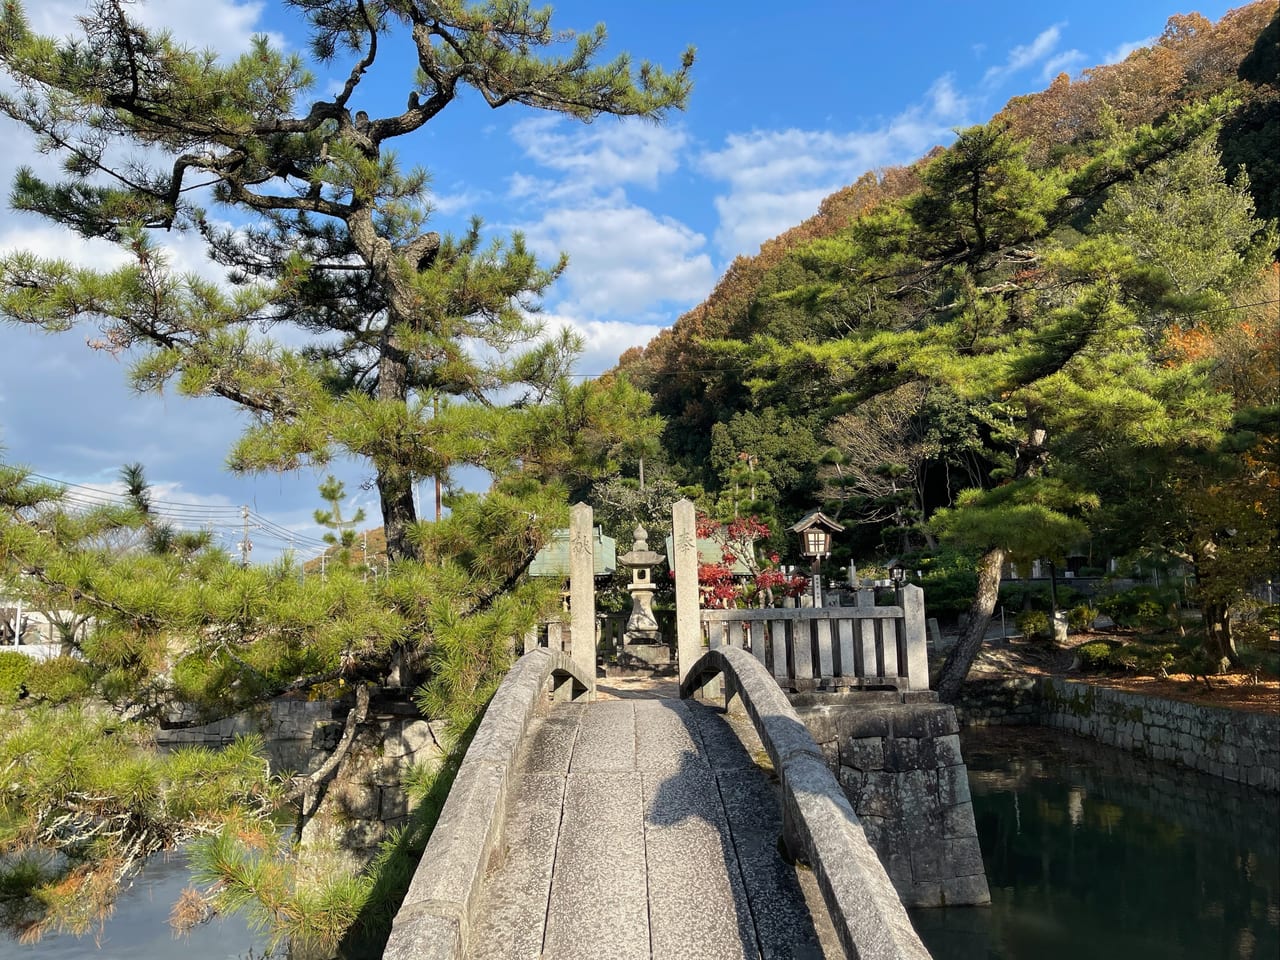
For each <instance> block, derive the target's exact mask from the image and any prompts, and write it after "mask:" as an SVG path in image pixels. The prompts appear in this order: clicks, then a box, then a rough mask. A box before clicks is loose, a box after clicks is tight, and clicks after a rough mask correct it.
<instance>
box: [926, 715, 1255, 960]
mask: <svg viewBox="0 0 1280 960" xmlns="http://www.w3.org/2000/svg"><path fill="white" fill-rule="evenodd" d="M963 746H964V755H965V760H966V761H967V763H968V765H969V782H970V787H971V790H972V793H973V803H974V813H975V817H976V819H977V824H978V835H979V839H980V841H981V843H982V854H983V858H984V860H985V862H986V870H987V879H988V881H989V883H990V886H991V898H992V905H991V907H990V908H980V907H979V908H952V909H944V910H920V911H912V920H913V922H914V923H915V924H916V928H917V930H918V931H919V932H920V936H921V939H922V940H924V942H925V946H927V947H928V948H929V951H930V952H931V953H932V954H933V956H934V958H935V960H1148V958H1150V960H1157V958H1158V960H1183V958H1185V960H1276V958H1277V957H1280V798H1277V797H1276V796H1275V795H1268V794H1264V793H1261V792H1260V791H1256V790H1251V789H1248V788H1242V787H1239V786H1237V785H1234V784H1230V783H1227V782H1225V781H1222V780H1218V779H1216V778H1212V777H1207V776H1204V775H1202V774H1198V773H1195V772H1193V771H1185V770H1182V769H1180V768H1177V767H1173V766H1170V765H1167V764H1163V763H1157V762H1155V761H1147V760H1143V759H1141V758H1138V757H1135V756H1133V755H1132V754H1128V753H1124V752H1122V751H1118V750H1114V749H1112V748H1109V747H1103V746H1100V745H1096V744H1093V743H1091V742H1089V741H1085V740H1081V739H1079V738H1075V737H1071V736H1068V735H1066V734H1060V733H1058V732H1056V731H1051V730H1045V729H1042V728H1038V727H1016V728H1015V727H1005V728H987V729H981V728H978V729H975V730H973V731H971V732H968V733H966V734H965V735H964V738H963Z"/></svg>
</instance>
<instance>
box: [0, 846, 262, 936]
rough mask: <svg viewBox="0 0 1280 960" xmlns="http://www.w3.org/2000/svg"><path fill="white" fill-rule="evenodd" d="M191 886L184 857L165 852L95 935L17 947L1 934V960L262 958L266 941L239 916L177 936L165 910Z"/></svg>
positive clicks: (140, 875)
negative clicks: (166, 854)
mask: <svg viewBox="0 0 1280 960" xmlns="http://www.w3.org/2000/svg"><path fill="white" fill-rule="evenodd" d="M189 884H190V874H189V873H188V867H187V861H186V858H185V857H183V856H182V855H181V854H170V855H168V856H165V855H163V854H161V855H158V856H155V857H153V858H152V859H151V860H149V861H148V862H147V865H146V866H145V867H144V868H143V870H142V872H141V873H140V874H139V876H138V877H137V878H135V880H134V882H133V886H132V887H130V888H129V889H128V890H126V891H124V892H123V893H122V894H121V895H120V897H119V898H118V899H117V901H116V909H115V912H114V913H112V915H111V917H110V918H109V919H108V920H107V922H106V923H105V924H104V925H103V927H102V929H101V930H100V931H98V932H97V935H96V936H95V935H94V934H92V933H91V934H89V935H87V936H84V937H74V936H70V935H68V934H59V935H54V936H47V937H45V938H44V939H43V940H41V941H40V942H39V943H36V944H21V943H17V942H15V941H14V940H12V939H9V938H7V937H5V936H3V935H0V960H73V958H74V960H172V958H174V957H180V958H181V960H242V958H243V960H250V958H252V960H262V958H264V957H265V956H267V952H266V938H265V937H262V936H259V935H257V934H255V933H254V932H253V931H252V930H250V929H249V927H248V925H247V924H246V923H245V921H244V920H243V919H241V918H239V917H229V918H225V919H223V918H215V919H213V920H211V921H209V922H208V923H203V924H201V925H200V926H198V927H196V928H195V929H194V930H193V931H192V932H191V933H190V934H189V935H187V936H181V937H175V936H174V934H173V932H172V930H171V928H170V927H169V911H170V909H172V907H173V904H174V903H175V902H176V901H177V899H178V895H179V894H181V893H182V890H183V888H185V887H186V886H188V885H189Z"/></svg>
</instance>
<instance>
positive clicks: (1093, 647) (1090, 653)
mask: <svg viewBox="0 0 1280 960" xmlns="http://www.w3.org/2000/svg"><path fill="white" fill-rule="evenodd" d="M1076 656H1078V657H1079V658H1080V669H1081V670H1083V671H1084V672H1085V673H1099V672H1101V671H1104V670H1114V669H1115V668H1116V664H1115V663H1114V662H1113V661H1112V659H1111V644H1109V643H1103V642H1102V641H1098V642H1097V643H1086V644H1083V645H1081V646H1079V647H1076Z"/></svg>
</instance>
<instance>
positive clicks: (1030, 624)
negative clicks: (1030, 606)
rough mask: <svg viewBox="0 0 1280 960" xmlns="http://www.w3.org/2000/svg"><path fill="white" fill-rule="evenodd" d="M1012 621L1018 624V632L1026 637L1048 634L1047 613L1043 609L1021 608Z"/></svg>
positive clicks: (1040, 636) (1039, 636) (1037, 637)
mask: <svg viewBox="0 0 1280 960" xmlns="http://www.w3.org/2000/svg"><path fill="white" fill-rule="evenodd" d="M1014 623H1016V624H1017V626H1018V632H1019V633H1021V634H1022V635H1023V636H1024V637H1026V638H1028V639H1043V638H1045V637H1048V636H1050V631H1049V615H1048V614H1047V613H1045V612H1044V611H1043V610H1023V611H1022V612H1021V613H1019V614H1018V616H1017V618H1016V619H1015V620H1014Z"/></svg>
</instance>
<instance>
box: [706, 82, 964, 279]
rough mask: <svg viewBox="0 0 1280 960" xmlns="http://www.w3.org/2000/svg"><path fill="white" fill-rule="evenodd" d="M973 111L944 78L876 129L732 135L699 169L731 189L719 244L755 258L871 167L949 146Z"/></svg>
mask: <svg viewBox="0 0 1280 960" xmlns="http://www.w3.org/2000/svg"><path fill="white" fill-rule="evenodd" d="M969 110H970V102H969V100H968V98H967V97H965V96H963V95H961V94H960V93H959V92H958V91H957V90H956V89H955V86H954V84H953V82H952V79H951V77H950V76H944V77H941V78H939V79H938V80H937V81H935V82H934V84H933V85H932V86H931V87H930V88H929V90H928V91H927V92H926V94H925V97H924V100H923V102H922V103H920V104H917V105H915V106H912V107H911V108H909V109H907V110H904V111H903V112H902V113H900V114H899V115H898V116H896V117H893V118H892V119H890V120H889V121H888V122H886V123H884V124H883V125H882V126H880V127H879V128H876V129H871V130H865V131H857V132H835V131H826V130H798V129H794V128H793V129H789V130H756V131H753V132H751V133H747V134H730V135H729V136H728V137H727V138H726V140H725V145H724V147H723V148H721V149H720V150H714V151H710V152H708V153H705V154H703V155H702V156H701V157H700V158H699V160H698V167H699V168H700V169H701V170H703V171H704V172H706V173H707V174H709V175H710V176H712V177H715V178H716V179H720V180H724V181H726V182H727V183H728V184H729V192H728V193H727V194H722V195H720V196H717V197H716V200H715V205H716V209H717V210H718V211H719V214H720V227H719V229H718V230H717V231H716V244H717V247H718V248H719V249H720V250H721V251H722V252H723V253H724V254H725V255H726V256H734V255H736V254H742V253H753V252H754V251H755V249H756V248H757V247H758V246H759V245H760V244H761V243H763V242H764V241H765V240H768V239H769V238H770V237H774V236H777V235H778V234H779V233H781V232H782V231H784V230H786V229H787V228H789V227H792V226H794V225H795V224H797V223H800V222H801V221H802V220H804V219H806V218H807V217H810V216H812V215H813V214H814V213H816V212H817V210H818V204H819V203H821V202H822V200H823V198H824V197H826V196H827V195H829V194H830V193H832V192H833V191H835V190H838V189H839V188H840V187H842V186H845V185H847V184H850V183H852V182H853V181H854V180H856V179H857V178H858V177H859V176H861V175H862V174H863V173H865V172H866V171H868V170H874V169H877V168H879V167H884V166H887V165H890V164H895V163H905V162H907V161H909V160H912V159H914V158H916V157H918V156H919V155H920V154H921V153H923V152H925V151H926V150H928V149H929V148H930V147H932V146H934V145H936V144H938V143H943V142H946V141H949V140H950V139H951V128H952V127H954V126H956V125H957V124H959V123H961V122H962V121H963V120H964V118H965V117H966V115H967V114H968V112H969Z"/></svg>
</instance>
